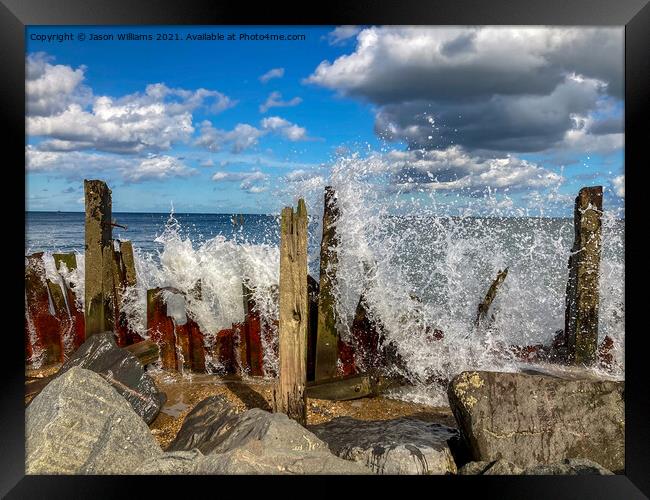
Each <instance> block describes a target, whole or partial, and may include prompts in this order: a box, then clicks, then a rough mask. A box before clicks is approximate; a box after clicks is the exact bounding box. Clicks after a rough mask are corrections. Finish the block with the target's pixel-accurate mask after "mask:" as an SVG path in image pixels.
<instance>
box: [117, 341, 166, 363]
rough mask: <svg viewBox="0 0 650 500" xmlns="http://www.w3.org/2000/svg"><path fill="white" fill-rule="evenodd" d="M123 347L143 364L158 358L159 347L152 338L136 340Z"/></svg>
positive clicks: (153, 361)
mask: <svg viewBox="0 0 650 500" xmlns="http://www.w3.org/2000/svg"><path fill="white" fill-rule="evenodd" d="M125 349H126V350H127V351H129V352H130V353H131V354H133V355H134V356H135V357H136V358H138V360H139V361H140V363H142V365H143V366H146V365H149V364H151V363H155V362H156V361H158V359H159V358H160V348H159V347H158V344H156V342H154V341H153V340H150V339H148V340H143V341H141V342H136V343H134V344H131V345H129V346H126V347H125Z"/></svg>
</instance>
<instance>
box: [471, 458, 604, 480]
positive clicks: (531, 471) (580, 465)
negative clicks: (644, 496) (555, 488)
mask: <svg viewBox="0 0 650 500" xmlns="http://www.w3.org/2000/svg"><path fill="white" fill-rule="evenodd" d="M458 474H459V475H465V476H468V475H484V476H512V475H536V476H540V475H543V476H549V475H569V476H576V475H599V476H606V475H611V474H613V473H612V472H611V471H608V470H607V469H605V468H604V467H602V466H600V465H599V464H597V463H596V462H593V461H591V460H587V459H585V458H569V459H566V460H564V461H563V462H561V463H554V464H543V465H534V466H532V467H527V468H526V469H521V468H520V467H517V466H516V465H515V464H513V463H512V462H508V461H507V460H503V459H500V460H496V461H495V462H469V463H467V464H465V465H463V466H462V467H460V468H459V469H458Z"/></svg>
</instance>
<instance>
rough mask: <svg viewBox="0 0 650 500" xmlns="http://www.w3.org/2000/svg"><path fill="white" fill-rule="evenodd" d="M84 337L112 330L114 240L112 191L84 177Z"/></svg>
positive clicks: (102, 183)
mask: <svg viewBox="0 0 650 500" xmlns="http://www.w3.org/2000/svg"><path fill="white" fill-rule="evenodd" d="M84 192H85V198H86V224H85V238H86V245H85V252H86V253H85V325H86V338H88V337H90V336H91V335H94V334H96V333H101V332H105V331H108V330H113V247H112V245H113V242H112V227H111V211H112V206H111V190H110V189H108V186H107V185H106V183H105V182H103V181H98V180H90V181H89V180H84Z"/></svg>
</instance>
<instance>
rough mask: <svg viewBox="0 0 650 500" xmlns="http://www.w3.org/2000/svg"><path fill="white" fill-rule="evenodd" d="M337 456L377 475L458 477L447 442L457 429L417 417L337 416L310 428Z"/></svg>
mask: <svg viewBox="0 0 650 500" xmlns="http://www.w3.org/2000/svg"><path fill="white" fill-rule="evenodd" d="M311 430H312V431H313V432H314V433H315V434H316V435H317V436H318V437H319V438H321V439H322V440H323V441H325V442H326V443H327V444H328V445H329V448H330V450H332V452H333V453H334V454H335V455H338V456H339V457H341V458H345V459H346V460H354V461H355V462H359V463H361V464H364V465H365V466H366V467H368V468H369V469H371V470H372V471H373V472H375V473H376V474H455V473H456V464H455V462H454V459H453V456H452V454H451V451H450V449H449V446H448V444H447V440H448V439H450V438H451V437H453V436H454V435H456V432H457V431H456V430H455V429H452V428H450V427H446V426H444V425H441V424H437V423H431V422H424V421H422V420H418V419H414V418H408V417H403V418H398V419H394V420H380V421H364V420H356V419H354V418H350V417H338V418H335V419H333V420H331V421H329V422H326V423H323V424H319V425H316V426H313V427H311Z"/></svg>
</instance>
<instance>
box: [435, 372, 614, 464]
mask: <svg viewBox="0 0 650 500" xmlns="http://www.w3.org/2000/svg"><path fill="white" fill-rule="evenodd" d="M623 391H624V386H623V382H619V381H612V380H599V379H595V378H594V377H593V375H590V374H589V375H587V374H585V376H584V377H580V376H579V375H576V373H575V372H574V373H572V374H571V377H570V378H563V377H561V376H553V375H552V374H550V373H545V374H537V373H536V374H532V373H501V372H486V371H474V372H463V373H461V374H459V375H457V376H456V377H454V379H453V380H452V381H451V383H450V384H449V387H448V396H449V403H450V406H451V409H452V411H453V413H454V416H455V417H456V421H457V422H458V426H459V429H460V430H461V433H462V435H463V437H464V439H465V442H466V443H467V445H468V447H469V450H470V453H471V455H472V458H473V460H476V461H487V462H493V461H496V460H499V459H504V460H506V461H508V462H512V463H513V464H516V465H517V466H519V467H521V468H527V467H533V466H537V465H544V464H553V463H561V462H562V461H563V460H565V459H571V458H583V459H589V460H592V461H594V462H597V463H598V464H601V465H602V466H603V467H605V468H606V469H609V470H612V471H614V472H622V471H623V468H624V458H625V455H624V444H625V420H624V417H625V414H624V399H623Z"/></svg>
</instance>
